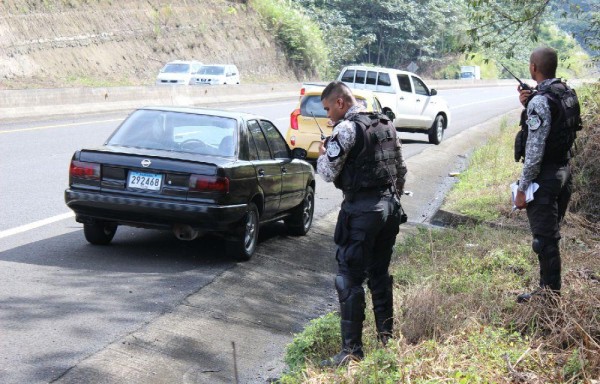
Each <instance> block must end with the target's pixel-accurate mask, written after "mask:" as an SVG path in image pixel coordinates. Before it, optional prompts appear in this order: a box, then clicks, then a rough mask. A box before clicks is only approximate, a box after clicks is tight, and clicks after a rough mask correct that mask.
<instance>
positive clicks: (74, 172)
mask: <svg viewBox="0 0 600 384" xmlns="http://www.w3.org/2000/svg"><path fill="white" fill-rule="evenodd" d="M69 175H70V176H71V177H77V178H80V179H88V180H100V164H97V163H86V162H83V161H77V160H72V161H71V167H70V168H69Z"/></svg>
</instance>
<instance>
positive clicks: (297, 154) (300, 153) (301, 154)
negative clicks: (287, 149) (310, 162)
mask: <svg viewBox="0 0 600 384" xmlns="http://www.w3.org/2000/svg"><path fill="white" fill-rule="evenodd" d="M306 155H308V152H306V149H304V148H294V149H292V158H294V159H300V160H304V159H306Z"/></svg>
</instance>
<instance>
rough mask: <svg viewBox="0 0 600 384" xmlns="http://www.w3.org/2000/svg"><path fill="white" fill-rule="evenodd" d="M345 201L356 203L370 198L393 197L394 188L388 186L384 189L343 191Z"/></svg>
mask: <svg viewBox="0 0 600 384" xmlns="http://www.w3.org/2000/svg"><path fill="white" fill-rule="evenodd" d="M343 193H344V200H346V201H354V200H356V199H364V198H369V197H383V196H392V187H391V186H390V185H386V186H383V187H373V188H361V189H359V190H358V191H343Z"/></svg>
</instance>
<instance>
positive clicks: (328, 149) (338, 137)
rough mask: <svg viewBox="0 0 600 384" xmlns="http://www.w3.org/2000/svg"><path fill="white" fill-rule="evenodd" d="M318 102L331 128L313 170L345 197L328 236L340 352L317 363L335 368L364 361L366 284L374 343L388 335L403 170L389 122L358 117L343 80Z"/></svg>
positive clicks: (359, 110) (378, 117)
mask: <svg viewBox="0 0 600 384" xmlns="http://www.w3.org/2000/svg"><path fill="white" fill-rule="evenodd" d="M321 102H322V104H323V107H324V109H325V110H326V111H327V116H328V117H329V118H330V119H331V120H332V121H333V122H334V123H335V126H334V129H333V133H332V135H331V138H329V140H328V141H327V142H326V143H322V145H321V148H320V151H319V152H320V156H319V159H318V160H317V171H318V173H319V174H320V175H321V177H322V178H323V179H324V180H325V181H333V182H334V184H335V186H336V187H337V188H338V189H341V190H342V192H343V194H344V201H343V202H342V206H341V209H340V212H339V216H338V221H337V225H336V229H335V235H334V241H335V243H336V245H337V252H336V259H337V262H338V273H337V276H336V278H335V288H336V290H337V293H338V299H339V302H340V317H341V333H342V350H341V352H340V353H338V354H337V355H335V356H333V357H332V358H331V359H329V360H325V361H324V362H323V363H322V365H324V366H327V365H334V366H338V365H341V364H345V363H347V362H348V361H349V360H350V359H355V360H360V359H362V358H363V350H362V326H363V321H364V319H365V313H364V310H365V292H364V289H363V286H362V284H363V282H364V281H365V279H367V284H368V287H369V290H370V291H371V299H372V301H373V312H374V314H375V323H376V327H377V334H378V339H379V340H381V342H382V343H383V344H384V345H385V344H386V343H387V340H388V338H390V337H391V335H392V325H393V294H392V283H393V281H392V277H391V276H390V275H389V273H388V267H389V264H390V259H391V256H392V251H393V247H394V244H395V242H396V235H397V234H398V232H399V225H400V220H401V213H402V212H403V211H402V208H401V206H400V194H401V193H402V191H403V188H404V176H405V174H406V166H405V164H404V161H403V160H402V152H401V143H400V139H399V138H397V136H396V129H395V128H394V125H393V123H392V122H391V121H390V119H389V118H388V117H387V116H385V115H382V114H374V113H371V114H368V113H364V112H362V110H363V108H362V107H361V106H360V105H359V104H358V103H357V101H356V99H355V98H354V96H353V95H352V92H351V91H350V89H349V88H348V87H347V86H346V85H345V84H344V83H342V82H339V81H334V82H332V83H330V84H329V85H327V87H326V88H325V89H324V90H323V93H322V95H321Z"/></svg>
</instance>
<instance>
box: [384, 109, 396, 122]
mask: <svg viewBox="0 0 600 384" xmlns="http://www.w3.org/2000/svg"><path fill="white" fill-rule="evenodd" d="M381 112H382V113H383V114H384V115H386V116H387V117H388V119H390V120H391V121H394V120H395V119H396V114H395V113H394V111H392V108H390V107H383V108H382V109H381Z"/></svg>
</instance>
